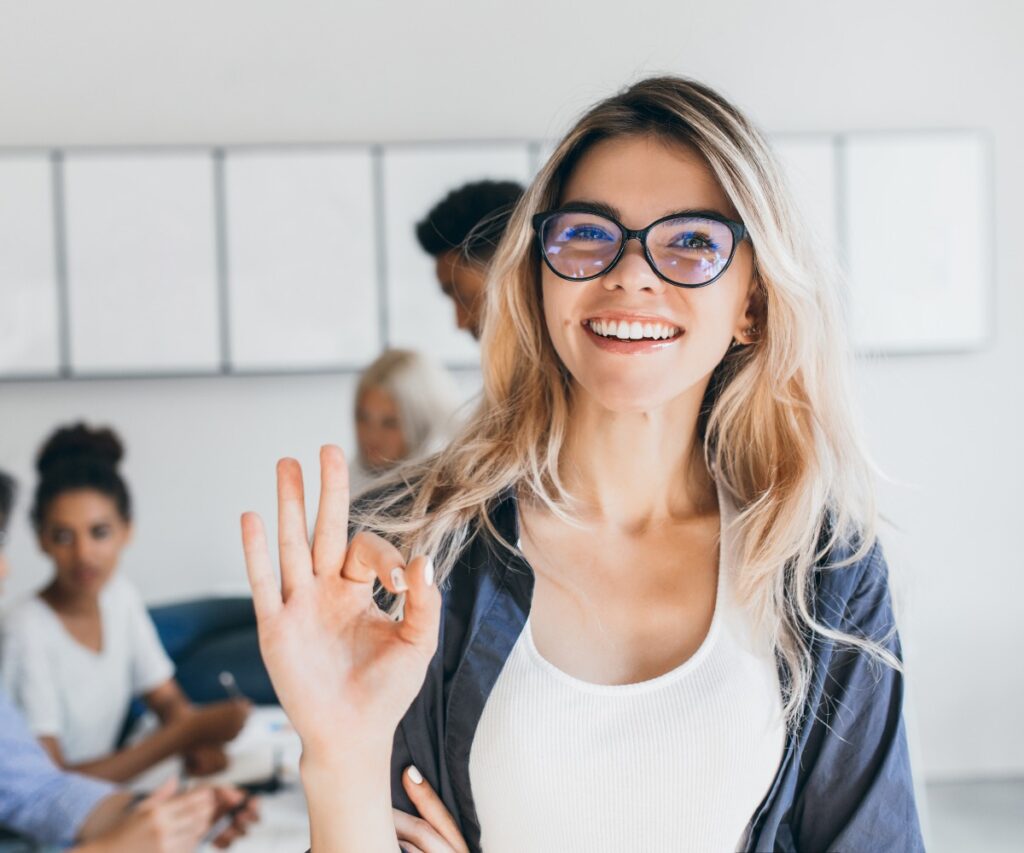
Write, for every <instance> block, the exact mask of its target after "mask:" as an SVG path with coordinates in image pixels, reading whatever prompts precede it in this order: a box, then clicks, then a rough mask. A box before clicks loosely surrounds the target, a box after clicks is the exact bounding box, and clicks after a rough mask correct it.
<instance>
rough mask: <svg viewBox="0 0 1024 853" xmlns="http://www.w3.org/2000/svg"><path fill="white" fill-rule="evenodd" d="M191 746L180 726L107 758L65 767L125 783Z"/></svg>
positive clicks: (156, 732)
mask: <svg viewBox="0 0 1024 853" xmlns="http://www.w3.org/2000/svg"><path fill="white" fill-rule="evenodd" d="M191 745H192V744H191V743H190V739H189V737H188V735H187V731H186V729H185V727H184V726H182V725H177V724H172V725H169V726H163V727H161V728H159V729H157V731H155V732H154V733H153V734H151V735H149V736H148V737H146V738H144V739H143V740H141V741H139V742H138V743H135V744H132V745H131V746H128V747H125V748H124V749H121V750H118V751H117V752H115V753H112V754H111V755H107V756H104V757H103V758H97V759H95V760H94V761H86V762H83V763H81V764H76V765H74V766H73V767H68V769H69V770H75V771H77V772H78V773H84V774H85V775H86V776H95V777H96V778H98V779H108V780H110V781H111V782H127V781H128V780H129V779H132V778H134V777H135V776H138V775H139V774H140V773H142V772H143V771H144V770H148V769H149V768H150V767H152V766H153V765H154V764H157V763H159V762H161V761H163V760H164V759H165V758H168V757H170V756H172V755H176V754H178V753H179V752H182V751H183V750H185V749H187V748H188V747H189V746H191Z"/></svg>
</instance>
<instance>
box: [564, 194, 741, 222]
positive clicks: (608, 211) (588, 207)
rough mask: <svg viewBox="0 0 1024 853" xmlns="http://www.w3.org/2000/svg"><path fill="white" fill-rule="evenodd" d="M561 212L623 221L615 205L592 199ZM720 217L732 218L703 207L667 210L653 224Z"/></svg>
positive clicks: (569, 203) (568, 204)
mask: <svg viewBox="0 0 1024 853" xmlns="http://www.w3.org/2000/svg"><path fill="white" fill-rule="evenodd" d="M558 209H559V210H578V211H584V212H591V213H600V214H601V215H602V216H607V217H609V218H610V219H614V220H615V221H617V222H621V221H622V213H621V212H620V211H619V209H618V208H617V207H615V206H614V205H611V204H608V203H607V202H603V201H592V200H591V199H576V200H574V201H567V202H565V204H562V205H560V206H559V208H558ZM709 215H710V216H718V217H721V218H722V219H729V220H731V219H732V217H731V216H729V215H728V214H726V213H722V211H720V210H713V209H711V208H706V207H701V208H694V207H687V208H683V209H682V210H666V211H665V212H664V213H663V214H662V215H661V216H657V217H655V218H654V219H653V220H651V221H652V222H657V221H658V220H659V219H663V218H664V217H666V216H709Z"/></svg>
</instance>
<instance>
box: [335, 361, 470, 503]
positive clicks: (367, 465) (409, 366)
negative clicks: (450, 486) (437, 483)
mask: <svg viewBox="0 0 1024 853" xmlns="http://www.w3.org/2000/svg"><path fill="white" fill-rule="evenodd" d="M458 406H459V394H458V388H457V387H456V385H455V381H454V380H453V379H452V377H451V375H450V374H449V373H448V372H447V371H446V370H445V369H444V368H443V367H441V365H439V364H438V363H437V362H436V361H434V360H433V359H431V358H430V357H428V356H426V355H424V354H423V353H419V352H415V351H413V350H403V349H389V350H385V351H384V352H383V353H381V354H380V355H379V356H378V357H377V359H376V360H375V361H374V362H373V363H372V364H370V365H369V367H367V368H366V370H364V371H363V373H362V375H361V376H360V377H359V384H358V385H357V386H356V395H355V420H356V442H357V444H358V448H359V449H358V453H357V458H356V464H354V465H353V466H352V471H351V485H352V492H353V494H358V493H360V492H362V491H365V489H366V487H367V486H369V485H370V484H371V483H372V482H373V481H374V479H375V478H376V477H377V476H379V475H381V474H384V473H385V472H387V471H389V470H390V469H391V468H393V467H394V466H395V465H397V464H398V463H399V462H402V461H405V460H413V459H419V458H422V457H424V456H428V455H430V454H431V453H435V452H436V451H438V450H440V449H441V448H443V447H444V446H445V445H446V444H448V442H449V441H450V440H451V438H452V435H453V434H454V430H455V428H456V427H457V423H456V412H457V409H458Z"/></svg>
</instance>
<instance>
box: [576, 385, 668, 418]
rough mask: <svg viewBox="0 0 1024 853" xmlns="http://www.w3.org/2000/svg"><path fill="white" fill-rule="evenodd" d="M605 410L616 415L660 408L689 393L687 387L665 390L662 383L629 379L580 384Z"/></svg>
mask: <svg viewBox="0 0 1024 853" xmlns="http://www.w3.org/2000/svg"><path fill="white" fill-rule="evenodd" d="M578 384H579V385H580V386H581V387H582V388H583V389H584V391H585V393H586V394H588V395H589V396H590V397H591V398H592V399H593V400H595V401H596V402H597V403H598V405H600V406H601V407H602V408H604V409H607V410H608V411H609V412H615V413H617V414H631V413H636V412H651V411H654V410H656V409H661V408H663V407H665V406H667V405H668V404H669V403H671V402H672V401H673V400H675V399H677V398H679V397H680V396H681V395H683V394H685V393H686V390H687V389H686V388H679V387H673V388H666V387H665V386H664V385H663V384H662V383H657V382H654V383H643V382H636V381H631V380H630V379H629V378H628V377H615V378H614V379H604V380H585V381H583V382H579V383H578Z"/></svg>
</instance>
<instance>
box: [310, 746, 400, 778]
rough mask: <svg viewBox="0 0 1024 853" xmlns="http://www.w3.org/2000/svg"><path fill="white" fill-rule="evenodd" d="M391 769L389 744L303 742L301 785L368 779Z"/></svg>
mask: <svg viewBox="0 0 1024 853" xmlns="http://www.w3.org/2000/svg"><path fill="white" fill-rule="evenodd" d="M390 766H391V741H390V739H389V740H387V741H384V740H376V741H366V740H361V741H359V742H358V743H345V742H341V741H332V742H327V743H308V742H305V741H303V744H302V756H301V758H300V760H299V771H300V773H301V775H302V780H303V783H305V782H306V780H307V779H308V780H309V781H310V782H326V781H328V780H330V779H333V780H335V782H337V780H338V779H339V778H345V777H348V776H355V777H356V778H358V777H359V775H364V777H365V775H370V774H374V773H376V772H378V771H380V770H382V769H384V770H389V768H390Z"/></svg>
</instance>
